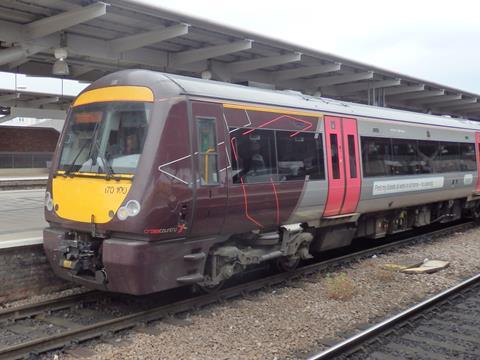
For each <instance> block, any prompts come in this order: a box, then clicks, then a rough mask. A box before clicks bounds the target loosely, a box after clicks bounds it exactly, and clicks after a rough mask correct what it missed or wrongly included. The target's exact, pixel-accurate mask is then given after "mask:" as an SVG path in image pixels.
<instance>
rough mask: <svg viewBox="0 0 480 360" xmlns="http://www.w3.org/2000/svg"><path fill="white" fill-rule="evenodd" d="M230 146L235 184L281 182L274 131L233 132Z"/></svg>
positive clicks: (247, 130) (239, 130) (251, 130)
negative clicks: (278, 172)
mask: <svg viewBox="0 0 480 360" xmlns="http://www.w3.org/2000/svg"><path fill="white" fill-rule="evenodd" d="M232 130H233V129H232ZM230 145H231V147H232V169H233V182H234V183H237V184H238V183H240V182H242V181H243V182H245V183H259V182H270V181H271V180H273V181H278V180H279V176H278V174H277V162H276V156H275V136H274V131H273V130H253V129H238V130H236V131H235V132H232V131H231V138H230Z"/></svg>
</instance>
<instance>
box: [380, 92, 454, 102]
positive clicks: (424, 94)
mask: <svg viewBox="0 0 480 360" xmlns="http://www.w3.org/2000/svg"><path fill="white" fill-rule="evenodd" d="M444 94H445V90H427V91H418V92H413V93H408V94H401V95H395V96H389V98H391V99H392V100H395V101H403V100H410V99H420V98H427V97H432V96H442V95H444Z"/></svg>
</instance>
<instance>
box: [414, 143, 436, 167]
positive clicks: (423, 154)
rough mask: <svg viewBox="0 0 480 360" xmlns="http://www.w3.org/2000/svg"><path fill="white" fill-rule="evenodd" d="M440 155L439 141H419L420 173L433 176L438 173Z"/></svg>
mask: <svg viewBox="0 0 480 360" xmlns="http://www.w3.org/2000/svg"><path fill="white" fill-rule="evenodd" d="M439 154H440V144H439V143H438V141H427V140H419V141H418V151H417V157H418V172H419V173H420V174H433V173H434V172H438V171H437V170H436V169H435V166H436V164H437V157H438V156H439Z"/></svg>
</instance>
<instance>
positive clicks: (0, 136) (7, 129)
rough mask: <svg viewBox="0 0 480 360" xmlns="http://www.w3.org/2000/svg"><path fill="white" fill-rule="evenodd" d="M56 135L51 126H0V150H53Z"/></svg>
mask: <svg viewBox="0 0 480 360" xmlns="http://www.w3.org/2000/svg"><path fill="white" fill-rule="evenodd" d="M58 136H59V133H58V131H56V130H55V129H53V128H41V127H24V126H0V151H8V152H53V151H54V150H55V146H56V145H57V141H58Z"/></svg>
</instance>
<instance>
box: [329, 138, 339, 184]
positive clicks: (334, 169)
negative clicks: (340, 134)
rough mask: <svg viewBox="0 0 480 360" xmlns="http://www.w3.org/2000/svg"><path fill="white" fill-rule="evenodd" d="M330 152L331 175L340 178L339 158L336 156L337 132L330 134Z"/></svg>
mask: <svg viewBox="0 0 480 360" xmlns="http://www.w3.org/2000/svg"><path fill="white" fill-rule="evenodd" d="M330 153H331V154H332V177H333V178H334V179H340V158H339V156H338V139H337V134H330Z"/></svg>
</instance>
